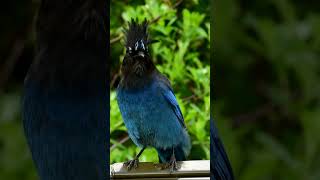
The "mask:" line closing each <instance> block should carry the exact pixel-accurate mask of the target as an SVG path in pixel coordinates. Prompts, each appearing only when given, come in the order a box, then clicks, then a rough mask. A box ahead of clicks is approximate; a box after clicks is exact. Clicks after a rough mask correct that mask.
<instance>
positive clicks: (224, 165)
mask: <svg viewBox="0 0 320 180" xmlns="http://www.w3.org/2000/svg"><path fill="white" fill-rule="evenodd" d="M210 139H211V141H210V154H211V163H210V166H211V167H210V169H211V179H214V180H233V179H234V177H233V172H232V168H231V165H230V162H229V159H228V156H227V153H226V152H225V150H224V147H223V144H222V142H221V140H220V138H219V137H218V131H217V129H216V126H215V124H214V121H213V119H212V118H210Z"/></svg>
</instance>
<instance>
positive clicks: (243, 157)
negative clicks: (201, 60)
mask: <svg viewBox="0 0 320 180" xmlns="http://www.w3.org/2000/svg"><path fill="white" fill-rule="evenodd" d="M319 8H320V7H319V4H316V1H308V2H307V1H289V0H266V1H253V0H246V1H236V0H224V1H214V3H213V11H212V12H213V13H212V17H213V21H214V22H213V23H212V29H211V30H212V33H211V34H212V35H213V51H211V52H212V56H213V63H212V64H213V65H212V71H211V73H212V76H211V77H212V82H214V86H212V87H213V88H214V89H213V90H212V91H211V92H212V93H213V95H212V96H211V97H213V98H214V99H213V101H212V102H211V103H212V106H213V112H214V113H213V114H214V116H215V119H216V121H217V124H218V128H219V132H220V136H221V138H222V139H223V141H224V144H225V146H226V149H227V152H228V155H229V158H230V160H231V162H232V165H233V169H234V172H235V176H236V177H237V179H239V180H251V179H252V180H255V179H290V180H296V179H309V180H312V179H314V180H316V179H320V163H319V162H320V161H319V160H320V159H319V158H320V156H319V153H320V146H319V145H320V136H319V130H320V106H319V105H320V101H319V100H320V83H319V80H320V54H319V51H320V46H319V45H320V44H319V43H320V14H319V12H320V11H319V10H320V9H319ZM211 158H214V157H211Z"/></svg>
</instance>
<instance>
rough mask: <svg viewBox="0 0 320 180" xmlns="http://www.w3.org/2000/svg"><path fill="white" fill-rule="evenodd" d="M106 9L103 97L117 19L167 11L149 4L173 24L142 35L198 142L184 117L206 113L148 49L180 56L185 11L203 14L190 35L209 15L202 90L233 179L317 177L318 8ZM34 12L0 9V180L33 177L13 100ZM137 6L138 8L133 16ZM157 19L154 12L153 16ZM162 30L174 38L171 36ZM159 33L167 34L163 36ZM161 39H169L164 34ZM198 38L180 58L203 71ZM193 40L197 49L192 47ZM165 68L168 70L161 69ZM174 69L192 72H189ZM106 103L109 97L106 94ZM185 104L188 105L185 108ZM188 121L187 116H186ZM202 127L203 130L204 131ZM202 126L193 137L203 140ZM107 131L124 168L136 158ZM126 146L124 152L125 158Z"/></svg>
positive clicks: (117, 56)
mask: <svg viewBox="0 0 320 180" xmlns="http://www.w3.org/2000/svg"><path fill="white" fill-rule="evenodd" d="M129 2H130V6H128V4H129ZM148 2H153V3H150V4H149V10H144V8H146V6H145V5H146V4H148ZM170 2H171V3H170ZM111 3H112V5H113V6H114V7H117V6H118V8H113V6H112V8H111V15H112V16H111V18H112V19H111V27H112V29H111V39H112V40H113V41H114V42H113V41H112V42H111V44H112V46H111V47H112V49H111V50H110V52H111V53H112V62H113V65H112V72H111V75H112V76H113V79H114V82H113V87H112V90H114V87H115V85H116V84H117V82H118V80H119V79H118V78H114V77H115V76H116V74H117V73H118V69H119V63H120V61H121V60H122V58H121V56H122V55H123V53H124V51H123V47H122V45H123V40H122V37H120V35H121V33H122V31H121V28H122V27H123V26H125V20H127V19H128V18H129V17H131V16H132V15H134V14H133V10H135V9H138V10H139V11H141V12H139V15H141V16H142V15H145V14H146V13H148V17H150V18H152V19H155V20H156V19H157V18H155V17H158V16H157V15H160V14H162V11H169V10H163V9H160V8H159V5H155V6H153V4H164V5H163V6H168V7H169V8H167V9H173V10H172V11H173V12H174V14H175V15H172V14H171V13H168V14H169V15H164V19H170V20H171V19H174V17H176V18H177V19H175V20H173V21H174V23H173V24H172V25H170V26H164V25H161V23H163V24H166V25H167V24H168V23H169V22H170V20H169V21H168V20H166V21H164V22H161V18H160V19H159V20H158V21H157V22H154V23H153V24H152V25H151V27H150V28H151V29H150V33H151V35H152V36H153V37H157V38H160V40H161V41H163V42H161V43H165V44H159V43H158V44H154V45H153V46H152V50H153V54H154V56H155V60H156V62H157V64H158V65H159V66H158V67H159V69H160V70H161V71H162V72H163V73H165V74H166V75H167V76H168V77H169V78H170V80H171V82H172V84H173V86H174V89H175V93H176V94H177V96H178V99H179V103H180V104H181V106H182V107H183V109H182V110H183V113H184V114H185V116H190V118H189V117H186V118H188V119H189V120H188V124H187V126H188V129H189V132H190V134H191V135H192V136H193V139H195V138H197V137H196V136H197V133H196V134H194V132H197V131H196V130H194V129H201V128H202V127H201V123H200V125H198V126H200V127H199V128H198V127H196V126H191V125H190V123H191V122H192V117H196V116H198V113H199V114H200V113H205V112H206V110H205V108H208V107H206V105H205V104H206V103H203V102H201V101H202V100H204V99H200V100H197V99H194V96H191V97H190V94H188V93H186V92H188V91H189V89H184V88H186V86H185V82H184V81H185V79H184V78H185V75H181V74H178V73H175V72H176V71H177V72H179V71H181V70H175V71H172V68H170V67H171V66H173V65H172V64H170V62H166V59H167V58H164V57H161V54H165V53H161V54H160V55H159V54H157V49H158V48H159V49H161V48H163V47H168V48H169V50H173V49H174V50H175V52H174V55H175V57H176V55H178V52H179V51H178V50H179V49H180V48H172V47H175V46H176V44H175V43H176V42H172V41H178V40H180V41H182V42H185V39H184V38H185V37H186V36H187V35H185V34H183V33H181V32H180V31H181V30H182V29H183V28H182V27H183V22H184V21H183V19H184V15H183V10H184V9H185V16H188V15H187V14H188V13H189V14H190V13H191V14H192V15H190V16H191V17H198V15H194V14H193V13H198V14H199V15H200V16H205V17H204V18H203V19H202V18H199V17H198V18H195V20H192V21H191V22H192V23H193V22H195V23H199V19H202V20H201V22H200V25H199V26H197V27H199V28H200V29H203V30H200V31H204V32H206V34H208V33H207V32H208V28H207V25H206V24H207V22H208V14H206V9H207V8H209V11H210V12H211V13H212V17H213V23H211V35H212V37H213V39H212V40H211V42H213V50H211V52H212V53H211V56H212V60H213V61H212V64H211V83H212V84H213V85H214V88H213V89H211V97H212V98H213V99H212V106H211V107H212V109H213V116H214V117H215V120H216V121H217V125H218V128H219V133H220V136H221V139H222V140H223V142H224V145H225V146H226V150H227V152H228V155H229V158H230V161H231V163H232V166H233V169H234V171H235V176H236V178H237V179H240V180H247V179H248V180H251V179H252V180H253V179H254V180H255V179H290V180H296V179H297V180H300V179H307V180H308V179H310V180H313V179H314V180H317V179H320V163H319V162H320V161H319V159H320V156H318V154H319V153H320V136H319V130H320V106H319V98H320V93H319V92H320V83H319V81H320V60H319V59H320V52H319V51H320V50H319V49H320V48H319V47H320V6H319V5H318V2H317V1H315V0H309V1H297V0H266V1H253V0H215V1H214V3H213V7H211V8H210V7H209V6H208V2H207V1H199V0H198V1H196V0H184V1H183V3H180V4H179V5H178V6H177V7H175V8H172V7H174V6H175V4H176V3H177V2H176V1H168V0H163V1H160V0H159V1H137V2H136V1H134V2H133V1H128V0H127V1H125V0H124V1H115V0H113V1H111ZM38 5H39V1H37V0H33V1H6V2H5V3H3V4H2V6H1V7H2V9H3V10H2V11H1V12H2V14H3V15H2V16H0V20H1V21H0V22H1V23H2V26H1V29H0V40H1V41H0V179H5V180H6V179H9V180H20V179H24V180H34V179H37V176H36V174H35V169H34V167H33V163H32V161H31V157H30V154H29V151H28V149H27V146H26V142H25V139H24V136H23V130H22V126H21V117H20V97H21V92H22V83H23V79H24V76H25V74H26V72H27V69H28V67H29V65H30V63H31V62H32V60H33V58H34V49H35V47H34V30H33V19H34V17H35V12H36V10H37V7H38ZM138 5H142V6H141V7H140V8H137V6H138ZM150 6H151V7H152V11H150V8H151V7H150ZM153 7H158V8H153ZM130 9H131V10H130ZM132 9H133V10H132ZM149 12H150V13H151V15H149ZM158 12H159V14H156V13H158ZM170 12H171V10H170ZM186 12H188V13H186ZM153 13H155V14H153ZM113 14H114V15H113ZM152 14H153V15H152ZM170 14H171V15H170ZM167 16H168V18H166V17H167ZM191 17H189V18H191ZM140 18H141V17H140ZM190 26H191V25H190ZM171 27H173V29H174V30H170V29H171ZM191 27H192V28H193V29H197V28H194V27H193V26H191ZM157 28H158V29H157ZM161 28H163V29H161ZM167 28H168V29H169V30H166V29H167ZM162 31H163V32H162ZM168 32H169V34H170V36H164V35H163V34H166V33H168ZM197 33H198V35H197V36H199V37H196V38H195V37H192V38H190V37H191V36H192V35H190V37H188V38H190V39H192V42H191V43H190V42H189V45H190V46H188V48H187V50H186V51H187V52H188V53H187V54H189V52H192V53H196V54H193V55H192V56H194V57H196V58H198V59H199V60H200V62H201V63H202V68H203V67H207V65H208V63H207V60H208V58H206V57H207V56H208V55H205V54H206V53H205V52H203V50H207V48H208V47H206V46H207V44H208V37H205V35H204V34H205V33H201V32H197ZM201 34H202V35H201ZM188 36H189V35H188ZM117 37H118V39H119V40H117V39H116V38H117ZM119 37H120V38H119ZM183 37H184V38H183ZM194 39H197V40H196V41H194ZM198 39H199V40H198ZM187 40H188V39H187ZM199 42H200V43H201V44H200V45H199V46H200V47H201V48H200V47H197V46H198V45H197V44H198V43H199ZM171 43H172V44H171ZM170 44H171V46H170ZM164 45H166V46H164ZM167 45H169V46H167ZM178 47H182V46H178ZM195 47H197V48H195ZM180 51H181V50H180ZM163 52H164V51H163ZM208 52H209V51H208ZM169 53H170V52H167V54H169ZM197 53H199V54H197ZM178 56H180V55H178ZM166 57H167V55H166ZM185 58H186V56H184V59H185ZM188 58H190V59H191V58H192V57H188ZM183 63H185V62H183ZM167 65H170V66H169V67H168V68H167V67H166V66H167ZM176 66H177V65H176ZM183 67H201V66H198V65H197V66H196V65H192V64H188V66H185V65H184V66H183ZM178 69H179V67H178ZM199 69H200V68H199ZM183 70H184V69H183ZM188 71H189V70H188ZM184 73H185V72H184ZM198 73H199V74H200V75H198V76H202V75H203V74H205V73H208V71H206V70H204V72H198ZM195 74H197V73H195ZM203 76H204V75H203ZM182 77H183V78H182ZM195 77H197V76H195ZM205 77H208V76H206V75H205ZM171 78H172V79H171ZM181 78H182V79H183V80H181ZM186 79H187V80H188V81H189V82H191V83H190V84H191V85H189V86H191V87H197V86H200V87H202V85H201V84H200V85H194V84H193V83H197V82H200V81H199V80H203V79H204V78H203V77H201V78H199V77H198V78H197V80H192V78H191V77H190V78H189V77H188V78H186ZM213 82H214V83H213ZM201 83H203V82H201ZM212 84H211V85H212ZM189 86H187V87H189ZM207 87H208V86H204V87H202V88H199V89H198V88H195V89H194V90H201V92H202V91H203V92H204V91H206V92H208V90H204V89H205V88H207ZM211 87H213V86H211ZM112 96H113V98H115V94H114V93H112V94H111V97H112ZM184 97H190V98H188V99H186V100H185V99H184ZM201 97H204V96H201ZM190 102H192V103H194V104H195V105H196V106H199V105H201V106H204V107H205V108H203V109H200V110H199V109H198V110H197V108H193V107H196V106H192V108H190V109H189V107H190V106H189V104H191V103H190ZM111 105H112V106H111V108H114V109H111V110H112V111H111V112H113V111H114V113H112V118H111V120H114V121H115V122H113V124H111V128H115V127H117V126H119V127H122V128H123V125H121V123H122V120H121V118H120V117H119V114H118V113H117V112H116V111H118V110H117V107H116V103H115V101H114V99H113V102H111ZM187 108H188V109H187ZM203 110H205V111H203ZM189 111H192V113H191V112H189ZM189 113H190V114H191V115H187V114H189ZM117 114H118V115H117ZM117 116H118V117H117ZM203 116H204V117H205V116H208V115H207V114H203ZM200 118H202V117H201V116H200ZM203 119H205V118H203ZM203 122H206V121H203ZM117 123H118V124H117ZM202 126H204V127H205V128H208V127H207V125H202ZM205 128H202V130H203V132H205V133H207V132H208V131H205ZM118 129H119V128H118ZM111 130H115V129H111ZM112 132H113V133H114V134H112V137H113V140H112V144H113V153H115V154H117V157H115V158H114V159H113V161H122V160H126V159H128V158H130V157H131V156H133V155H134V154H135V153H136V152H137V149H135V147H134V145H133V144H132V143H131V142H130V140H126V138H125V137H126V134H125V130H124V129H122V130H121V129H120V130H118V131H117V132H116V131H112ZM200 133H201V132H200ZM198 136H199V135H198ZM201 136H202V137H207V136H206V135H201ZM200 138H201V137H200ZM200 138H199V139H200ZM121 140H123V141H124V140H126V141H125V142H123V143H120V144H121V145H118V144H117V143H116V142H119V141H121ZM202 142H206V141H202ZM116 144H117V145H116ZM195 146H196V145H194V147H195ZM123 147H125V148H123ZM198 147H199V146H198ZM204 147H206V146H204ZM127 148H128V149H129V150H127V151H129V152H125V151H126V149H127ZM193 149H195V148H193ZM196 149H199V152H201V153H200V156H198V154H197V153H195V152H192V156H191V158H206V156H207V153H206V152H205V150H201V149H205V148H201V147H200V148H196ZM117 151H118V152H117ZM152 153H153V152H148V153H146V157H145V159H148V158H153V157H150V156H149V157H148V155H149V154H152ZM128 154H129V155H128ZM150 160H156V159H150Z"/></svg>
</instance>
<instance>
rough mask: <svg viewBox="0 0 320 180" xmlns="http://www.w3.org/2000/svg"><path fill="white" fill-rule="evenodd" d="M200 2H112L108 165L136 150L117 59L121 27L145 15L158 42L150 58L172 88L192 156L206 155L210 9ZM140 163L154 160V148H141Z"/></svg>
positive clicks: (120, 55)
mask: <svg viewBox="0 0 320 180" xmlns="http://www.w3.org/2000/svg"><path fill="white" fill-rule="evenodd" d="M203 3H204V2H202V4H200V2H198V1H158V0H145V1H136V0H135V1H133V0H131V1H111V7H112V8H111V15H112V16H111V20H110V25H111V29H110V34H111V35H110V36H111V43H112V44H111V59H112V69H111V92H110V93H111V94H110V98H111V100H110V103H111V104H110V105H111V111H110V112H111V118H110V134H111V140H110V142H111V156H110V163H114V162H124V161H127V160H128V159H133V158H134V157H135V155H136V154H138V152H139V151H140V148H138V147H136V146H135V145H134V143H133V142H132V141H131V140H130V138H129V137H128V134H127V130H126V128H125V126H124V124H123V121H122V118H121V115H120V112H119V108H118V105H117V102H116V93H115V88H116V87H117V84H118V82H119V80H120V78H119V74H120V72H119V69H120V63H121V61H122V59H123V56H124V53H125V51H124V46H123V45H124V32H123V30H124V29H125V28H127V25H128V24H127V22H128V21H130V20H131V18H133V19H138V20H139V21H140V22H142V21H143V20H144V19H145V18H147V19H148V20H149V21H150V27H149V32H150V35H151V38H152V39H155V40H158V41H159V42H158V43H155V44H153V45H152V46H151V56H152V59H153V61H154V62H155V64H156V66H157V68H158V69H159V70H160V72H162V73H163V74H165V75H166V76H167V77H168V78H169V80H170V81H171V84H172V86H173V89H174V91H175V95H176V97H177V99H178V103H179V105H180V108H181V111H182V113H183V115H184V118H185V122H186V126H187V129H188V132H189V134H190V136H191V142H192V150H191V153H190V159H210V149H209V143H210V138H209V114H210V113H209V111H210V98H209V96H210V86H209V84H210V53H209V49H210V43H209V40H210V39H209V37H210V34H209V32H210V22H209V20H210V18H209V14H208V12H207V10H208V7H207V6H203ZM207 3H208V2H207ZM140 161H151V162H158V155H157V153H156V150H155V149H153V148H149V149H147V150H145V151H144V153H143V154H142V155H141V158H140Z"/></svg>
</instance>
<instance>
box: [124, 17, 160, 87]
mask: <svg viewBox="0 0 320 180" xmlns="http://www.w3.org/2000/svg"><path fill="white" fill-rule="evenodd" d="M152 42H153V41H150V39H149V35H148V22H147V20H144V21H143V22H142V23H141V24H140V23H138V22H137V21H135V20H133V19H132V20H131V22H129V28H128V29H127V30H126V43H125V48H126V55H125V57H124V59H123V62H122V66H121V72H122V83H124V84H123V85H125V86H133V85H136V84H137V83H138V81H139V82H145V80H146V79H148V78H149V76H150V75H151V74H152V72H153V71H154V70H155V69H156V68H155V66H154V64H153V62H152V60H151V56H150V53H149V48H148V45H149V44H151V43H152ZM138 84H139V83H138Z"/></svg>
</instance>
